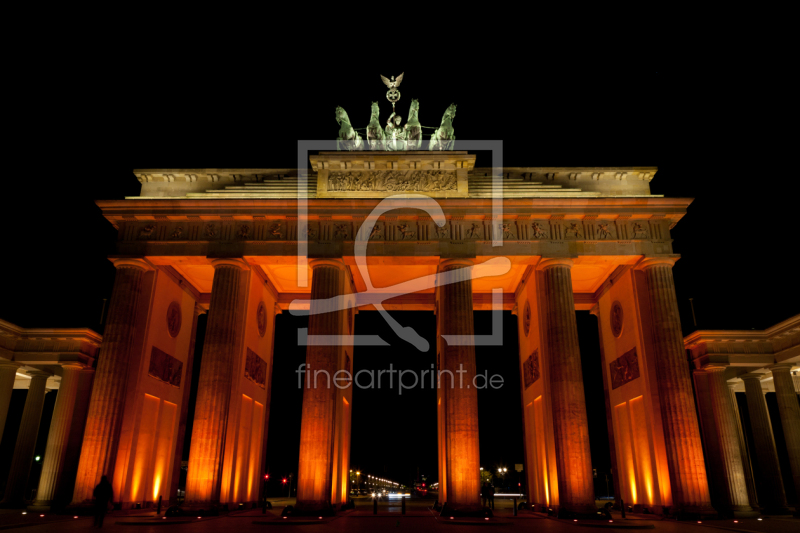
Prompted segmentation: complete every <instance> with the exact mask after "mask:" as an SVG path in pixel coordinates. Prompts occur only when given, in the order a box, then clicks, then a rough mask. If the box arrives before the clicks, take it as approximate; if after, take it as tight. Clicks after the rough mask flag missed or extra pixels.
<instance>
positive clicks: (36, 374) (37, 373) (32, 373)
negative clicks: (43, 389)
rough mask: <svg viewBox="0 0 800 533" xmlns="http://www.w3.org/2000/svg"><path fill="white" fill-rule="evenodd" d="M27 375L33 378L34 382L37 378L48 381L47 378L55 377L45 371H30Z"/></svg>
mask: <svg viewBox="0 0 800 533" xmlns="http://www.w3.org/2000/svg"><path fill="white" fill-rule="evenodd" d="M26 373H27V374H28V375H29V376H30V377H31V379H32V380H33V379H36V378H39V379H42V378H44V379H45V380H46V379H47V378H49V377H50V376H52V375H53V374H51V373H50V372H45V371H44V370H29V371H28V372H26Z"/></svg>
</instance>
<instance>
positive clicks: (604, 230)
mask: <svg viewBox="0 0 800 533" xmlns="http://www.w3.org/2000/svg"><path fill="white" fill-rule="evenodd" d="M614 230H615V228H614V223H613V222H611V221H608V220H602V221H600V222H597V223H596V224H595V225H594V238H595V239H614V238H615V237H616V235H615V234H614Z"/></svg>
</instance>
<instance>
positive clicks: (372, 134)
mask: <svg viewBox="0 0 800 533" xmlns="http://www.w3.org/2000/svg"><path fill="white" fill-rule="evenodd" d="M380 112H381V111H380V107H378V102H372V115H371V116H370V118H369V124H367V143H368V144H369V149H370V150H386V147H385V146H384V139H385V137H386V136H385V135H384V133H383V127H381V121H380V118H379V116H380Z"/></svg>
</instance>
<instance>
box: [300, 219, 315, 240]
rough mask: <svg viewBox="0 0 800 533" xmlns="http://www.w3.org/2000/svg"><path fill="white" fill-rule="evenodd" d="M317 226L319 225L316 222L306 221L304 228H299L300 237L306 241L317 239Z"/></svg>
mask: <svg viewBox="0 0 800 533" xmlns="http://www.w3.org/2000/svg"><path fill="white" fill-rule="evenodd" d="M319 228H320V225H319V223H318V222H312V221H308V222H307V223H306V225H305V227H304V228H302V229H301V230H299V232H300V234H301V237H302V238H303V239H305V240H308V241H316V240H317V239H319V235H320V233H319Z"/></svg>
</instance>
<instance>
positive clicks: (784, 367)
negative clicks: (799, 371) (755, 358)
mask: <svg viewBox="0 0 800 533" xmlns="http://www.w3.org/2000/svg"><path fill="white" fill-rule="evenodd" d="M792 367H794V365H793V364H791V363H778V364H777V365H772V366H770V367H767V368H768V369H769V370H770V371H771V372H772V373H775V372H786V373H787V374H788V373H790V372H791V371H792Z"/></svg>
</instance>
